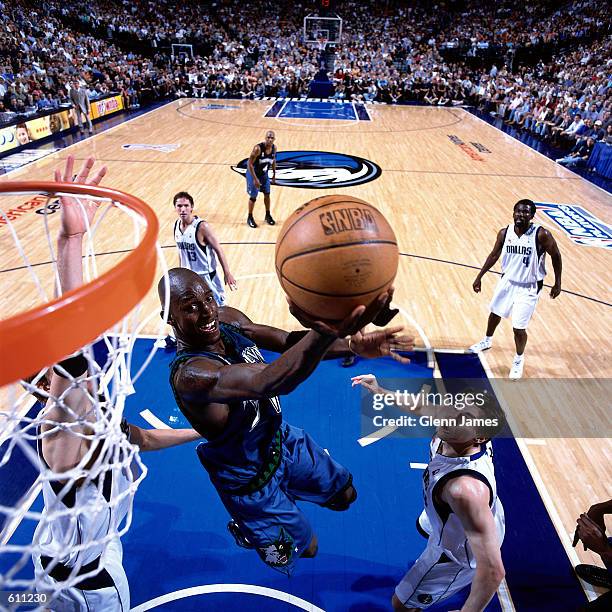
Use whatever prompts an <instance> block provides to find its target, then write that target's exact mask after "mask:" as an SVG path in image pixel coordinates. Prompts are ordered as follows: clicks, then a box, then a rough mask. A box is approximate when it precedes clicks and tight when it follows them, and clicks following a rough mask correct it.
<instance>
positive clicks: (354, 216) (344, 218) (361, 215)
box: [319, 208, 378, 236]
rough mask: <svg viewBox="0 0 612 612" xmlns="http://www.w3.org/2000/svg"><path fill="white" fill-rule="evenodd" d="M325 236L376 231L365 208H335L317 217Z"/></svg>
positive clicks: (372, 220) (372, 218) (371, 217)
mask: <svg viewBox="0 0 612 612" xmlns="http://www.w3.org/2000/svg"><path fill="white" fill-rule="evenodd" d="M319 220H320V221H321V227H322V228H323V232H324V233H325V235H326V236H330V235H331V234H340V233H342V232H349V231H353V230H366V231H367V230H370V231H373V232H377V231H378V226H377V225H376V221H375V220H374V217H373V215H372V214H371V213H370V211H369V210H367V209H365V208H337V209H335V210H332V211H328V212H324V213H322V214H320V215H319Z"/></svg>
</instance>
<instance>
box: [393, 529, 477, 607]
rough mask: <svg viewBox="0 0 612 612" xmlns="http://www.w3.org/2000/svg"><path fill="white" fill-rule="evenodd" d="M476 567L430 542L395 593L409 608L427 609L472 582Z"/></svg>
mask: <svg viewBox="0 0 612 612" xmlns="http://www.w3.org/2000/svg"><path fill="white" fill-rule="evenodd" d="M475 573H476V569H475V568H472V567H470V566H469V565H467V564H466V565H462V564H460V563H457V562H456V561H454V560H452V559H451V558H450V557H447V556H446V555H445V554H444V550H443V549H442V548H441V547H439V546H435V545H433V544H431V542H429V541H428V544H427V547H426V548H425V550H424V551H423V552H422V554H421V556H420V557H419V558H418V559H417V560H416V561H415V562H414V565H413V566H412V567H411V568H410V569H409V570H408V571H407V572H406V575H405V576H404V577H403V578H402V580H401V582H400V583H399V584H398V585H397V587H395V595H396V596H397V598H398V599H399V600H400V601H401V602H402V604H403V605H404V606H405V607H406V608H419V609H425V608H428V607H429V606H431V605H433V604H435V603H437V602H438V601H442V600H443V599H446V598H447V597H451V595H454V594H455V593H458V592H459V591H460V590H461V589H463V588H465V587H466V586H467V585H469V584H470V583H471V582H472V580H473V578H474V575H475Z"/></svg>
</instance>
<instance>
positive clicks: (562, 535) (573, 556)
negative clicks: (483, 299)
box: [478, 352, 599, 601]
mask: <svg viewBox="0 0 612 612" xmlns="http://www.w3.org/2000/svg"><path fill="white" fill-rule="evenodd" d="M478 358H479V360H480V364H481V366H482V368H483V370H484V371H485V374H486V376H487V379H488V381H489V384H490V385H491V387H492V388H493V391H494V393H495V397H496V398H497V400H498V401H499V403H500V405H501V407H502V409H503V411H504V413H505V414H506V419H507V422H508V426H509V427H510V430H511V431H512V430H514V429H515V428H516V424H514V425H513V421H514V418H513V417H512V412H511V411H510V409H509V408H510V406H509V404H508V402H506V399H505V398H504V396H503V394H502V393H501V391H499V390H498V388H497V383H496V378H495V376H494V375H493V371H492V370H491V367H490V366H489V363H488V361H487V358H486V356H485V355H484V354H483V353H482V352H480V353H478ZM517 430H518V428H517ZM513 439H514V441H515V442H516V445H517V447H518V449H519V452H520V453H521V456H522V457H523V461H525V465H526V466H527V470H528V471H529V475H530V476H531V480H532V481H533V483H534V484H535V486H536V489H537V491H538V494H539V495H540V499H541V500H542V503H543V504H544V508H545V509H546V512H547V513H548V518H549V519H550V522H551V523H552V525H553V527H554V528H555V532H556V533H557V537H558V538H559V541H560V542H561V546H562V547H563V550H564V551H565V554H566V555H567V558H568V561H569V563H570V565H571V566H572V568H574V567H576V565H579V564H580V563H582V562H581V561H580V558H579V557H578V553H577V552H576V550H575V549H574V548H573V546H571V542H570V541H569V536H568V534H567V533H566V531H565V528H564V526H563V521H562V520H561V517H560V516H559V512H558V510H557V507H556V506H555V503H554V502H553V499H552V497H551V495H550V493H549V491H548V487H547V486H546V484H545V483H544V479H543V478H542V475H541V474H540V470H539V469H538V466H537V464H536V462H535V460H534V458H533V455H532V454H531V451H530V450H529V447H528V444H527V442H526V438H517V437H514V436H513ZM576 578H577V579H578V582H579V583H580V586H581V587H582V590H583V591H584V593H585V595H586V596H587V599H588V600H589V601H593V600H594V599H596V598H597V597H598V596H599V595H598V593H597V592H596V591H594V589H593V587H592V586H591V585H590V584H589V583H588V582H585V581H584V580H582V578H580V577H579V576H576Z"/></svg>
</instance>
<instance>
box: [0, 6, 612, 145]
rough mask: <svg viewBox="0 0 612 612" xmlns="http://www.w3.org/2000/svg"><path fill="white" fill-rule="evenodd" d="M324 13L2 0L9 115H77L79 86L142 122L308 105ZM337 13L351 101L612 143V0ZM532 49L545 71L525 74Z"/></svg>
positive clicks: (338, 54) (0, 62)
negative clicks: (185, 102)
mask: <svg viewBox="0 0 612 612" xmlns="http://www.w3.org/2000/svg"><path fill="white" fill-rule="evenodd" d="M317 6H318V3H315V2H314V1H313V0H298V1H297V2H294V3H276V5H269V4H267V3H260V2H253V3H243V2H241V1H240V0H216V1H213V2H195V1H189V0H186V1H184V2H182V3H178V2H175V1H174V0H119V1H116V0H100V1H99V2H97V3H95V6H84V5H82V4H81V3H77V2H75V1H74V0H64V1H60V0H47V1H45V2H43V1H42V0H31V1H29V2H26V1H24V0H0V9H1V17H0V20H1V22H2V23H1V27H2V30H3V36H2V37H0V75H1V76H0V113H6V112H8V113H15V114H17V115H22V114H26V113H28V112H29V113H33V112H37V111H44V110H47V109H51V108H56V107H58V106H60V105H63V104H69V103H70V100H69V90H70V86H71V82H72V81H73V79H74V77H77V78H79V79H81V80H82V82H83V84H84V85H85V87H86V88H87V92H88V96H89V97H90V98H91V99H95V98H96V97H100V96H104V95H105V94H107V93H109V92H120V93H121V94H122V95H123V97H124V100H125V105H126V107H128V108H129V107H135V106H139V105H143V104H147V103H148V102H150V101H153V100H157V99H164V98H166V99H167V98H170V99H171V98H180V97H213V98H224V97H243V98H255V97H264V96H270V97H276V96H281V97H282V96H289V97H301V96H305V95H307V94H308V91H309V87H310V83H311V81H312V79H313V78H314V77H315V75H316V74H317V73H319V71H320V69H321V68H322V67H323V65H324V62H325V56H326V53H325V44H324V42H321V44H309V43H305V42H304V39H303V29H302V23H303V18H304V16H305V15H307V14H309V13H317V12H319V11H318V9H317V8H316V7H317ZM337 12H338V14H339V15H340V16H341V17H343V35H342V40H341V42H340V43H339V44H337V45H335V47H334V48H333V49H332V48H330V46H328V47H327V52H328V57H327V61H328V62H329V52H332V53H333V55H334V64H333V69H332V70H330V71H329V77H330V79H331V81H332V83H333V92H334V93H333V97H335V98H337V99H349V100H363V101H378V102H386V103H405V102H419V103H424V104H434V105H439V106H442V105H446V106H452V105H459V104H468V105H475V106H478V107H480V108H481V109H482V110H483V111H484V112H488V113H490V114H492V115H495V116H497V117H499V118H500V119H503V120H507V121H508V122H509V123H510V124H512V125H514V126H515V127H517V128H519V129H522V130H527V131H530V132H531V133H533V134H534V135H536V136H537V137H539V138H543V139H549V140H550V141H551V142H552V143H553V144H558V145H562V146H563V147H564V148H566V149H568V148H572V147H574V148H575V147H576V146H578V145H582V144H584V143H583V142H582V139H584V138H587V139H588V138H589V137H591V138H593V139H594V140H605V139H607V140H608V141H610V123H611V121H610V106H611V104H610V81H611V77H610V69H611V68H612V59H611V58H612V54H611V48H612V41H611V38H610V32H609V28H610V21H609V15H608V3H607V2H605V1H604V0H579V1H578V2H564V3H562V4H561V5H559V3H558V2H556V1H554V0H539V1H538V2H534V3H531V4H530V5H529V6H527V7H525V6H523V5H519V4H517V3H516V2H514V1H510V0H503V1H498V2H494V1H490V2H487V1H482V0H448V1H447V2H446V3H444V4H440V5H437V6H435V7H432V5H431V4H430V3H429V2H425V1H420V0H413V1H412V2H405V1H404V2H400V1H399V0H396V1H394V0H387V1H386V2H373V1H370V2H367V1H357V0H346V1H344V2H337ZM173 44H182V45H191V46H190V47H173V46H172V45H173ZM138 45H140V46H138ZM143 45H145V47H143ZM486 49H488V50H489V51H490V50H491V49H494V50H495V53H494V54H493V55H489V56H487V57H489V58H494V63H492V62H489V63H488V64H487V65H483V62H482V61H480V62H479V61H476V59H477V56H478V54H479V53H480V52H481V51H482V50H486ZM525 49H527V50H530V51H531V52H532V53H533V54H535V55H534V57H537V56H538V54H539V55H540V57H539V61H534V62H531V63H521V62H519V61H516V58H517V57H519V55H520V53H521V50H525ZM179 50H182V51H184V53H179ZM449 50H451V51H452V53H451V54H450V55H449ZM551 50H552V51H554V53H551ZM547 53H548V57H547V56H546V55H547ZM328 68H331V65H330V64H329V63H328ZM576 116H579V117H578V118H579V121H578V124H576V122H575V118H576ZM1 118H2V115H1V114H0V119H1ZM580 157H582V156H580Z"/></svg>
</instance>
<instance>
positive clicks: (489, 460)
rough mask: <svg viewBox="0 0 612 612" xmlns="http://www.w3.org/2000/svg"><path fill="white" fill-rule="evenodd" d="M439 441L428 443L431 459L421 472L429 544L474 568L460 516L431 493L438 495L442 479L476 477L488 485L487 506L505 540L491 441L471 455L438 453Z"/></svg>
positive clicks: (501, 536)
mask: <svg viewBox="0 0 612 612" xmlns="http://www.w3.org/2000/svg"><path fill="white" fill-rule="evenodd" d="M441 444H442V440H440V438H436V437H434V439H433V440H432V442H431V446H430V456H431V460H430V462H429V465H428V466H427V468H426V469H425V472H424V473H423V496H424V501H425V514H426V515H427V519H428V521H427V522H428V524H427V529H426V531H427V532H428V533H429V544H428V545H433V546H438V547H440V548H441V549H442V550H443V551H444V553H445V554H446V555H447V556H448V557H449V558H451V559H452V560H454V561H456V562H457V563H460V564H462V565H466V566H467V565H469V566H470V567H472V568H475V567H476V560H475V558H474V554H473V552H472V550H471V548H470V545H469V543H468V540H467V537H466V535H465V530H464V529H463V525H462V524H461V521H460V520H459V517H458V516H457V515H456V514H454V513H453V511H452V510H451V509H450V507H449V506H448V505H447V504H446V503H444V502H442V501H434V492H435V493H437V494H439V492H440V490H441V488H442V486H443V485H444V483H445V482H447V481H448V480H449V479H450V478H453V477H458V476H460V475H468V476H471V477H473V478H478V480H481V481H482V482H484V483H485V484H486V485H488V487H489V491H490V502H489V505H490V507H491V512H492V513H493V518H494V520H495V524H496V526H497V533H498V536H499V542H500V544H501V542H502V541H503V539H504V532H505V519H504V509H503V506H502V504H501V501H500V500H499V498H498V497H497V486H496V483H495V472H494V469H493V447H492V445H491V442H487V443H486V444H482V445H481V450H480V452H478V453H476V454H475V455H471V456H470V457H445V456H444V455H441V454H439V453H438V449H439V447H440V445H441ZM451 474H452V476H451ZM436 487H437V488H436Z"/></svg>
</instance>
